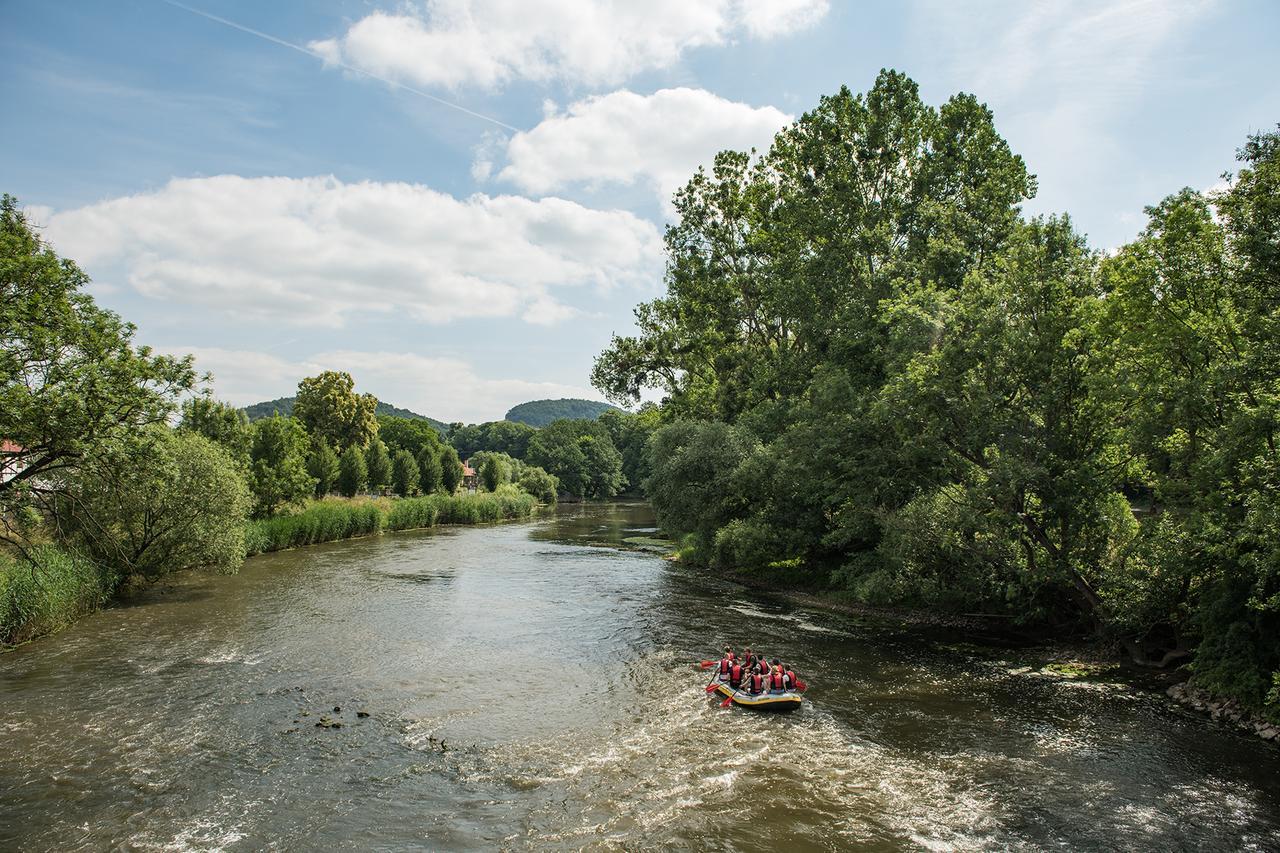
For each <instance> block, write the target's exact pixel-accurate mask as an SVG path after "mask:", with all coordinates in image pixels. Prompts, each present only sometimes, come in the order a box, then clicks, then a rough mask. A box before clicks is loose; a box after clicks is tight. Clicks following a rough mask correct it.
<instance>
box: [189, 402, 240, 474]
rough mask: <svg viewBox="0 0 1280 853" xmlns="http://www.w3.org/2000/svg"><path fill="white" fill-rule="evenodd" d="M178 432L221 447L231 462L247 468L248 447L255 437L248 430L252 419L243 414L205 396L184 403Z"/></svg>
mask: <svg viewBox="0 0 1280 853" xmlns="http://www.w3.org/2000/svg"><path fill="white" fill-rule="evenodd" d="M178 429H180V430H189V431H191V432H197V433H199V434H200V435H203V436H204V437H205V438H207V439H209V440H210V441H212V442H214V443H215V444H218V445H221V446H222V448H223V449H224V450H226V451H227V453H229V454H231V458H232V459H234V460H236V461H237V462H239V463H240V464H241V465H243V466H244V467H246V468H247V467H248V465H249V445H250V444H251V442H252V440H253V433H252V431H251V430H250V428H249V418H248V416H247V415H246V414H245V413H244V411H243V410H241V409H237V408H236V407H235V406H232V405H231V404H230V403H224V402H222V401H221V400H215V399H213V397H212V396H209V395H206V394H202V395H200V396H198V397H192V398H190V399H188V400H186V401H184V402H183V404H182V420H180V421H179V422H178Z"/></svg>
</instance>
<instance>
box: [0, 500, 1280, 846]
mask: <svg viewBox="0 0 1280 853" xmlns="http://www.w3.org/2000/svg"><path fill="white" fill-rule="evenodd" d="M652 531H653V519H652V515H651V514H650V513H649V512H648V510H647V509H646V508H645V507H644V506H642V505H616V504H615V505H604V506H602V505H587V506H572V507H564V508H561V509H560V510H558V511H557V513H556V514H555V515H553V516H550V517H547V518H544V519H542V520H539V521H535V522H531V523H521V524H509V525H501V526H494V527H477V528H457V529H449V530H442V531H437V532H433V533H410V534H397V535H389V536H383V537H380V538H375V539H366V540H360V541H355V542H347V543H336V544H333V545H327V546H321V547H317V548H311V549H303V550H299V551H293V552H287V553H281V554H273V555H268V556H264V557H259V558H255V559H254V560H251V561H250V562H249V563H248V564H247V565H246V566H245V568H244V570H243V571H242V572H241V574H240V575H238V576H236V577H212V578H210V577H201V576H192V577H188V578H184V579H182V580H181V581H180V582H178V583H176V584H174V585H171V586H169V587H167V588H164V589H159V590H155V591H154V592H152V593H151V594H149V595H147V596H146V597H145V598H144V599H142V600H140V601H139V602H136V603H135V604H133V605H132V606H129V607H122V608H116V609H113V610H110V611H106V612H104V613H100V614H97V615H95V616H93V617H91V618H89V619H86V620H84V621H83V622H82V623H80V624H79V625H77V626H75V627H74V628H73V629H71V630H69V631H67V632H65V633H64V634H62V635H60V636H58V637H55V638H52V639H50V640H47V641H44V642H40V643H35V644H32V645H30V646H27V647H24V648H22V649H19V650H17V651H15V652H13V653H11V654H7V655H4V656H0V695H3V697H4V706H3V707H4V712H3V715H2V716H0V732H3V737H4V749H3V750H0V849H44V848H55V849H86V850H89V849H93V850H96V849H102V848H109V847H117V846H118V847H131V848H137V849H159V848H163V849H213V848H227V849H246V850H249V849H259V848H262V847H276V848H279V849H321V848H324V849H333V848H343V849H369V848H379V849H398V848H400V849H402V848H407V847H414V846H426V847H431V848H434V849H475V848H495V847H497V848H503V847H505V848H522V847H526V846H552V847H556V846H558V847H564V848H572V849H576V848H581V847H592V848H601V849H611V848H616V849H624V848H626V849H632V848H635V847H636V846H638V845H641V844H644V845H651V846H670V847H697V848H713V849H742V850H749V849H778V848H785V849H789V850H792V849H794V850H804V849H821V850H830V849H847V848H864V849H885V850H888V849H902V848H908V849H912V848H928V849H953V848H959V849H1008V848H1014V849H1019V848H1021V849H1039V848H1043V847H1066V848H1072V849H1074V848H1116V847H1133V848H1145V849H1205V848H1220V849H1241V848H1250V847H1252V848H1256V849H1267V848H1272V849H1274V848H1277V847H1280V818H1278V817H1277V816H1278V815H1280V757H1278V756H1277V753H1276V751H1275V750H1274V749H1270V748H1268V747H1265V746H1263V745H1261V744H1258V743H1255V742H1253V741H1251V740H1249V739H1247V738H1244V737H1241V736H1238V735H1236V734H1234V733H1232V732H1228V731H1224V730H1219V729H1216V728H1212V727H1210V726H1207V725H1206V724H1204V723H1203V722H1202V721H1200V720H1197V719H1194V718H1191V717H1187V716H1184V715H1182V714H1180V713H1178V712H1177V711H1174V710H1171V709H1170V708H1168V707H1167V706H1166V705H1165V704H1164V703H1162V702H1160V701H1157V700H1156V699H1154V698H1152V697H1149V696H1146V695H1144V694H1141V693H1139V692H1136V691H1133V690H1130V689H1129V688H1126V687H1124V686H1122V685H1115V686H1106V685H1096V684H1079V683H1073V682H1063V681H1060V680H1055V679H1050V678H1038V677H1034V676H1028V675H1026V674H1020V673H1018V672H1017V671H1016V668H1014V667H1013V666H1011V665H1010V664H1009V663H1008V662H1006V661H1002V660H1000V659H999V656H998V655H995V654H992V655H983V654H981V653H977V652H973V651H956V650H954V649H951V648H948V647H945V646H941V645H938V644H936V643H932V642H930V641H929V640H928V639H927V638H924V637H922V636H919V635H913V634H911V633H909V632H904V631H886V630H885V629H883V628H877V627H875V626H872V625H868V624H866V623H861V622H858V621H855V620H852V619H849V618H847V617H842V616H838V615H835V614H829V613H822V612H811V611H805V610H797V609H795V608H793V607H790V606H788V605H786V604H785V603H783V602H780V601H778V600H775V599H772V598H770V597H768V596H762V595H757V594H752V593H748V592H744V591H742V590H738V589H735V588H733V587H730V586H728V585H725V584H723V583H720V582H718V581H715V580H711V579H706V578H701V577H699V576H698V575H697V574H696V573H693V572H690V571H687V570H682V569H680V568H678V567H673V566H671V565H669V564H666V563H664V562H663V561H662V560H661V559H659V558H657V557H655V556H653V555H651V554H645V553H638V552H628V551H619V550H616V549H614V548H610V547H606V546H607V545H609V544H611V543H618V542H620V541H621V540H622V539H623V538H625V537H627V536H637V535H645V534H646V533H652ZM725 641H729V642H734V643H736V644H739V645H741V644H743V643H752V644H754V645H756V647H757V648H762V649H764V650H765V651H767V652H768V653H769V654H770V655H771V656H774V655H776V656H778V657H781V658H783V659H785V660H787V661H788V662H791V663H793V664H794V665H795V666H796V668H797V669H798V670H799V671H800V672H801V673H802V677H805V678H806V679H807V680H808V681H809V682H810V684H811V685H812V687H811V690H810V697H809V698H810V702H809V703H807V704H806V706H805V707H804V708H803V709H802V710H801V711H799V712H797V713H795V714H793V715H790V716H783V717H777V716H756V715H752V714H751V713H750V712H748V711H743V710H741V709H737V708H729V709H721V708H720V707H719V702H718V701H716V700H714V699H708V698H706V696H705V694H704V693H703V691H702V687H703V685H704V684H705V680H704V679H705V676H704V674H703V673H702V672H700V671H699V670H697V669H696V668H695V667H694V666H693V665H692V664H693V662H695V661H697V660H699V659H701V658H702V657H705V656H706V655H707V654H708V653H710V652H711V650H712V649H714V648H715V647H716V646H717V645H718V644H720V643H723V642H725ZM360 714H367V716H360ZM322 718H327V720H328V721H330V722H337V723H341V726H340V727H332V728H331V727H327V726H326V727H317V725H316V723H317V722H320V721H321V719H322Z"/></svg>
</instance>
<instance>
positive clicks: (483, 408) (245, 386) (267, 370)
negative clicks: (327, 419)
mask: <svg viewBox="0 0 1280 853" xmlns="http://www.w3.org/2000/svg"><path fill="white" fill-rule="evenodd" d="M166 350H167V351H169V352H172V353H175V354H185V353H188V352H189V353H192V354H193V355H195V357H196V369H197V370H199V371H202V372H203V371H210V372H212V373H213V379H214V381H213V386H214V392H215V394H216V396H217V397H218V398H219V399H222V400H226V401H228V402H230V403H233V404H235V405H237V406H247V405H249V404H251V403H257V402H261V401H263V400H272V399H275V398H276V397H288V396H292V395H293V394H294V393H295V392H296V391H297V386H298V382H299V381H300V380H301V379H302V378H303V377H306V376H314V375H316V374H317V373H319V372H321V371H323V370H341V371H345V372H347V373H350V374H351V375H352V377H353V378H354V379H355V387H356V390H357V391H358V392H360V393H365V392H368V393H371V394H373V395H374V396H376V397H377V398H378V399H379V400H385V401H386V402H388V403H391V404H392V405H395V406H401V407H403V408H406V409H409V410H411V411H414V412H417V413H418V414H421V415H427V416H429V417H433V418H435V419H437V420H441V421H444V422H446V423H451V422H453V421H463V422H465V423H478V422H481V421H491V420H499V419H501V418H502V416H503V415H504V414H505V413H506V411H507V410H508V409H510V408H511V407H512V406H514V405H515V404H517V403H523V402H525V401H527V400H537V399H544V398H560V397H586V398H589V399H598V398H599V397H600V394H599V393H598V392H596V391H593V390H592V389H590V388H586V387H582V386H576V385H565V384H562V383H557V382H532V381H528V380H523V379H504V378H498V379H493V378H486V377H482V376H479V375H477V374H476V372H475V370H474V369H473V368H472V367H471V365H470V364H468V363H467V362H465V361H462V360H459V359H453V358H429V357H426V356H422V355H418V354H416V353H412V352H376V351H352V350H335V351H330V352H320V353H316V354H314V355H312V356H309V357H307V358H304V359H301V360H299V361H289V360H286V359H283V358H280V357H278V356H275V355H272V354H270V353H265V352H257V351H252V350H227V349H217V348H200V347H196V348H186V349H184V348H181V347H168V348H166Z"/></svg>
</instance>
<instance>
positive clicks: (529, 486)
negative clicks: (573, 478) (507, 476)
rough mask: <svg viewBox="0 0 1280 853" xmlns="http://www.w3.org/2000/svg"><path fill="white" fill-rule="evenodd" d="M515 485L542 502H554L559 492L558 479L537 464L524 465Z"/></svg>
mask: <svg viewBox="0 0 1280 853" xmlns="http://www.w3.org/2000/svg"><path fill="white" fill-rule="evenodd" d="M516 485H517V486H519V487H520V488H521V489H523V490H524V491H526V492H528V493H529V494H531V495H533V496H534V497H535V498H537V499H538V501H539V503H544V504H553V503H555V502H556V498H557V496H558V494H559V492H560V481H559V480H558V479H557V478H556V477H555V476H554V475H552V474H548V473H547V472H546V471H544V470H542V469H541V468H539V467H538V466H537V465H526V466H524V468H523V469H522V470H521V471H520V475H519V476H518V477H517V478H516Z"/></svg>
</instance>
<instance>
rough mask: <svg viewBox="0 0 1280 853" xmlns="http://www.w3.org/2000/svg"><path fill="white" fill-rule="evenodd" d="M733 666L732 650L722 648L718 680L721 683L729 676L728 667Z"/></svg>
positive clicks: (726, 647)
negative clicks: (722, 655)
mask: <svg viewBox="0 0 1280 853" xmlns="http://www.w3.org/2000/svg"><path fill="white" fill-rule="evenodd" d="M732 665H733V649H732V648H730V647H729V646H725V647H724V657H722V658H720V669H719V670H718V671H719V674H720V680H721V681H723V680H724V679H725V677H726V676H727V675H728V674H729V667H730V666H732Z"/></svg>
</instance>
